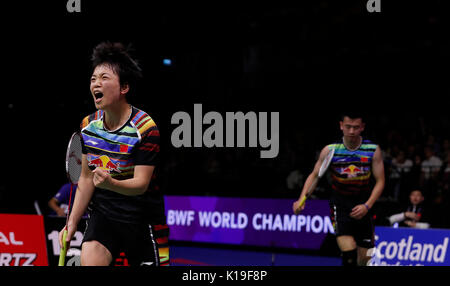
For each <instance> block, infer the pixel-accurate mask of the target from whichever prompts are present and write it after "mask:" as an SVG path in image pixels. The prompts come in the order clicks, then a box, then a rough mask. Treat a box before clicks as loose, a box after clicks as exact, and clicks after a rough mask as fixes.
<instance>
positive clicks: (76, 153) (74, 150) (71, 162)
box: [58, 132, 82, 266]
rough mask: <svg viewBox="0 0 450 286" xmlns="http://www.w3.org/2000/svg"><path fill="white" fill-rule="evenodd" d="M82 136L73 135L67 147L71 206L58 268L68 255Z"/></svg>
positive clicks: (62, 264)
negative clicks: (68, 237) (70, 221)
mask: <svg viewBox="0 0 450 286" xmlns="http://www.w3.org/2000/svg"><path fill="white" fill-rule="evenodd" d="M81 157H82V150H81V135H80V133H78V132H75V133H73V134H72V137H70V141H69V145H68V146H67V152H66V174H67V178H68V180H69V182H70V196H69V206H68V209H67V214H66V225H65V227H64V232H63V241H62V243H63V247H62V249H61V251H60V253H59V263H58V266H64V265H65V260H66V254H67V241H66V238H67V225H68V222H69V213H70V208H71V206H72V191H73V188H74V185H76V184H78V179H79V178H80V175H81Z"/></svg>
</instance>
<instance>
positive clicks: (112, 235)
mask: <svg viewBox="0 0 450 286" xmlns="http://www.w3.org/2000/svg"><path fill="white" fill-rule="evenodd" d="M93 240H96V241H98V242H99V243H101V244H102V245H103V246H105V247H106V248H107V249H108V250H109V252H110V253H111V255H112V257H113V259H112V261H111V264H112V263H113V262H114V261H115V259H116V258H118V257H119V256H120V254H121V253H122V252H125V253H126V256H127V259H128V263H129V265H131V266H140V265H151V266H159V255H158V249H157V246H156V241H155V238H154V235H153V230H152V227H151V226H150V225H147V224H131V223H123V222H118V221H114V220H111V219H108V218H107V217H106V216H105V215H103V214H102V213H100V212H98V211H92V212H91V213H90V214H89V218H88V220H87V221H86V230H85V232H84V237H83V243H84V242H86V241H93Z"/></svg>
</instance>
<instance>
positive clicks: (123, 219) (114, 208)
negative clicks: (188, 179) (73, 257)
mask: <svg viewBox="0 0 450 286" xmlns="http://www.w3.org/2000/svg"><path fill="white" fill-rule="evenodd" d="M91 60H92V67H93V72H92V76H91V79H90V91H91V94H92V99H93V102H94V104H95V107H96V108H97V109H98V110H97V112H95V113H93V114H91V115H88V116H86V117H85V118H84V119H83V121H82V123H81V135H82V149H83V155H82V171H81V176H80V179H79V182H78V189H77V192H76V196H75V199H74V203H73V208H72V212H71V214H70V216H69V220H68V234H67V239H66V241H68V242H69V241H70V240H71V238H72V237H73V235H74V233H75V231H76V228H77V225H78V222H79V221H80V218H81V216H82V215H83V213H84V212H85V210H86V209H87V210H88V213H89V218H88V220H87V223H86V229H85V232H84V238H83V243H82V247H81V265H84V266H87V265H97V266H107V265H111V264H112V263H113V262H114V260H115V258H116V257H118V256H119V254H120V253H121V252H123V251H124V252H125V254H126V256H127V259H128V262H129V264H130V265H132V266H133V265H154V266H158V265H159V263H160V260H159V256H158V249H157V245H156V241H155V240H156V238H155V236H154V229H152V225H161V224H165V217H164V203H163V197H162V194H161V193H160V191H159V190H158V189H156V188H153V184H152V183H153V180H154V178H155V167H156V165H157V162H158V154H159V149H160V145H159V142H160V138H159V131H158V128H157V126H156V124H155V122H154V121H153V119H152V118H151V117H150V116H149V115H148V114H147V113H146V112H144V111H142V110H140V109H138V108H136V107H134V106H132V105H130V104H129V103H128V99H127V97H128V96H132V95H131V94H132V93H133V92H134V89H133V88H134V87H135V84H136V81H137V80H138V79H139V78H141V76H142V73H141V69H140V67H139V66H138V64H137V62H136V61H135V60H134V59H133V58H132V57H131V56H130V53H129V49H128V48H126V47H125V46H124V45H123V44H121V43H110V42H104V43H100V44H99V45H98V46H96V47H95V48H94V51H93V54H92V59H91ZM62 233H63V232H62V231H61V233H60V243H61V242H62Z"/></svg>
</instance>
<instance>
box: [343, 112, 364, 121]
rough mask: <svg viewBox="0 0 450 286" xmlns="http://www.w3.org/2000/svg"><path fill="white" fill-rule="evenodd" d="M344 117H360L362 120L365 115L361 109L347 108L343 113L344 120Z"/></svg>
mask: <svg viewBox="0 0 450 286" xmlns="http://www.w3.org/2000/svg"><path fill="white" fill-rule="evenodd" d="M344 117H348V118H350V119H358V118H360V119H361V120H362V121H364V115H363V113H362V112H361V111H359V110H347V111H344V112H342V113H341V120H342V121H343V120H344Z"/></svg>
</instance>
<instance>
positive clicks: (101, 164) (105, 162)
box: [88, 155, 120, 173]
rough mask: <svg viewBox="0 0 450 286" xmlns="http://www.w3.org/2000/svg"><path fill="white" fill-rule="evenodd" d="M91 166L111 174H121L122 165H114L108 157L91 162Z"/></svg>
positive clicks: (104, 156)
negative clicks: (112, 172) (113, 172)
mask: <svg viewBox="0 0 450 286" xmlns="http://www.w3.org/2000/svg"><path fill="white" fill-rule="evenodd" d="M88 165H89V166H92V167H96V168H100V169H102V170H105V171H106V172H108V173H111V171H115V172H117V173H120V170H119V166H120V163H119V162H117V163H113V161H111V159H110V158H109V157H108V156H106V155H101V156H99V157H98V158H95V159H92V160H89V164H88Z"/></svg>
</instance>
